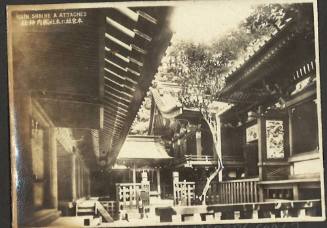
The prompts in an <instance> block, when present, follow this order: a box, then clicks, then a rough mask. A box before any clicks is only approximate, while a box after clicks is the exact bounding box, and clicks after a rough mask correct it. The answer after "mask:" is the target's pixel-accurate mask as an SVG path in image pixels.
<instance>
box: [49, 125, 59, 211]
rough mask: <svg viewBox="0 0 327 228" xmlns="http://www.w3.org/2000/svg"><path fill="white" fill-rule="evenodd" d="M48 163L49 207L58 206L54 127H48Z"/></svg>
mask: <svg viewBox="0 0 327 228" xmlns="http://www.w3.org/2000/svg"><path fill="white" fill-rule="evenodd" d="M49 152H50V156H49V159H50V161H49V164H50V167H49V168H50V188H49V196H50V202H49V203H50V205H49V206H50V207H51V208H58V167H57V164H58V163H57V138H56V132H55V129H54V128H49Z"/></svg>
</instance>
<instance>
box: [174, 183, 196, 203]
mask: <svg viewBox="0 0 327 228" xmlns="http://www.w3.org/2000/svg"><path fill="white" fill-rule="evenodd" d="M173 184H174V205H180V206H189V205H192V204H193V202H194V200H195V192H194V191H195V182H186V181H181V182H174V183H173Z"/></svg>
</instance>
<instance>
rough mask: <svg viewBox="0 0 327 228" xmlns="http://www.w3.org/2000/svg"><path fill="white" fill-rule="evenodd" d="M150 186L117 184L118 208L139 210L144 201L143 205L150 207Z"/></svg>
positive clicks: (146, 184)
mask: <svg viewBox="0 0 327 228" xmlns="http://www.w3.org/2000/svg"><path fill="white" fill-rule="evenodd" d="M149 193H150V184H149V182H147V183H117V184H116V194H117V198H116V199H117V201H118V208H119V210H120V207H121V206H123V208H124V209H126V208H132V207H134V208H137V207H138V205H139V203H140V201H141V200H142V201H143V202H142V204H143V205H149V202H150V194H149Z"/></svg>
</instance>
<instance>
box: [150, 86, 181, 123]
mask: <svg viewBox="0 0 327 228" xmlns="http://www.w3.org/2000/svg"><path fill="white" fill-rule="evenodd" d="M150 91H151V93H152V96H153V99H154V102H155V104H156V105H157V108H158V110H159V111H160V113H161V115H162V116H163V117H164V118H167V119H170V118H174V117H176V116H178V115H180V114H181V113H182V106H181V105H180V104H179V102H178V99H177V96H173V95H172V94H171V93H169V92H164V93H160V91H159V90H158V89H151V90H150Z"/></svg>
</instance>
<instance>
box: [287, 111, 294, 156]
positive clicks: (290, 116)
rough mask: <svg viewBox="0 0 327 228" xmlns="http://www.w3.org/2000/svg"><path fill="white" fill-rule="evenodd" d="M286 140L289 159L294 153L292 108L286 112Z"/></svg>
mask: <svg viewBox="0 0 327 228" xmlns="http://www.w3.org/2000/svg"><path fill="white" fill-rule="evenodd" d="M288 138H289V144H290V148H289V149H290V155H289V156H290V157H291V156H292V155H293V153H294V144H293V108H291V109H289V110H288Z"/></svg>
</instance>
